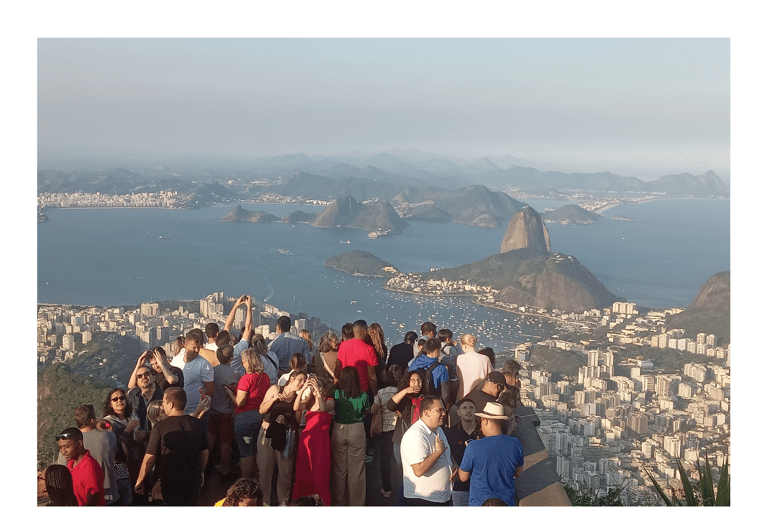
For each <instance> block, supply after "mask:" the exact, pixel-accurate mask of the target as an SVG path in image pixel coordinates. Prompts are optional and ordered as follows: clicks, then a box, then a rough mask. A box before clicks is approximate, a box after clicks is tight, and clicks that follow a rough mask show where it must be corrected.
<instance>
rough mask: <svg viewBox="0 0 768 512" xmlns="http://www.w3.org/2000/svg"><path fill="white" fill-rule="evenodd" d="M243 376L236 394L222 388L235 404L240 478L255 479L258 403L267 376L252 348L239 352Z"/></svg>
mask: <svg viewBox="0 0 768 512" xmlns="http://www.w3.org/2000/svg"><path fill="white" fill-rule="evenodd" d="M240 359H241V361H242V363H243V368H244V369H245V375H243V376H242V377H240V381H239V382H238V383H237V394H235V392H234V391H233V390H232V389H231V388H229V387H226V386H225V387H224V389H225V390H226V392H227V394H228V395H229V398H231V399H232V401H233V402H234V404H235V424H234V430H235V439H236V440H237V448H238V450H239V451H240V461H241V464H240V469H241V470H242V477H243V478H248V479H255V478H256V476H257V475H256V440H257V439H258V437H259V428H260V427H261V421H262V419H263V418H262V416H261V413H260V412H259V406H261V402H262V401H263V400H264V395H265V394H266V393H267V390H268V389H269V376H268V375H267V374H266V373H264V364H263V363H262V361H261V358H259V355H258V354H257V353H256V351H255V350H253V349H252V348H248V349H245V350H244V351H243V353H242V354H241V355H240Z"/></svg>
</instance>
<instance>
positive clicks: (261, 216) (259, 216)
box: [221, 205, 316, 224]
mask: <svg viewBox="0 0 768 512" xmlns="http://www.w3.org/2000/svg"><path fill="white" fill-rule="evenodd" d="M315 217H316V215H315V214H314V213H306V212H302V211H300V210H296V211H295V212H291V213H289V214H288V215H285V216H284V217H282V218H278V217H275V216H274V215H272V214H271V213H267V212H252V211H249V210H246V209H245V208H243V207H242V206H240V205H237V206H236V207H235V209H234V210H232V211H231V212H229V213H228V214H226V215H225V216H224V217H222V218H221V220H223V221H224V222H262V223H265V222H287V223H289V224H297V223H305V224H307V223H310V222H312V221H313V220H314V219H315Z"/></svg>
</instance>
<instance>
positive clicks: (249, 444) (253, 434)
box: [235, 409, 263, 459]
mask: <svg viewBox="0 0 768 512" xmlns="http://www.w3.org/2000/svg"><path fill="white" fill-rule="evenodd" d="M262 419H263V416H262V415H261V414H260V413H259V410H258V409H253V410H252V411H245V412H241V413H239V414H235V440H236V441H237V449H238V450H239V451H240V458H241V459H244V458H246V457H250V456H251V455H256V444H257V441H258V437H259V430H260V429H261V422H262Z"/></svg>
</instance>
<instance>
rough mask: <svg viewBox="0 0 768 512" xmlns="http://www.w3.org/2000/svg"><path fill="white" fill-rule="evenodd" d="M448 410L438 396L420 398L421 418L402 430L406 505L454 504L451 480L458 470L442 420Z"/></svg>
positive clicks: (401, 454) (404, 500)
mask: <svg viewBox="0 0 768 512" xmlns="http://www.w3.org/2000/svg"><path fill="white" fill-rule="evenodd" d="M445 415H446V411H445V407H443V403H442V402H441V401H440V399H439V398H437V397H435V396H426V397H424V399H423V400H422V402H421V411H420V415H419V419H418V420H417V421H416V423H414V424H413V425H411V426H410V428H409V429H408V430H406V431H405V434H403V439H402V440H401V442H400V458H401V459H402V461H403V505H405V506H409V507H412V506H423V505H432V506H434V505H447V506H451V504H452V502H451V480H452V478H453V476H454V474H455V471H454V469H453V468H452V463H451V449H450V447H449V446H448V439H447V438H446V437H445V433H444V432H443V429H442V428H440V425H442V424H443V420H444V419H445Z"/></svg>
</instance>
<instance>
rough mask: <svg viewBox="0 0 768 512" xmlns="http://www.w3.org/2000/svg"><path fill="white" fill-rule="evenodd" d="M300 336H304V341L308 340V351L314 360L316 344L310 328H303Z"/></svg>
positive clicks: (310, 358)
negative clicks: (313, 341)
mask: <svg viewBox="0 0 768 512" xmlns="http://www.w3.org/2000/svg"><path fill="white" fill-rule="evenodd" d="M299 338H303V339H304V341H306V342H307V349H308V350H307V352H308V353H309V354H310V357H309V360H310V361H312V360H314V359H315V344H314V343H312V335H311V334H310V333H309V330H308V329H302V330H301V331H299Z"/></svg>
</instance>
